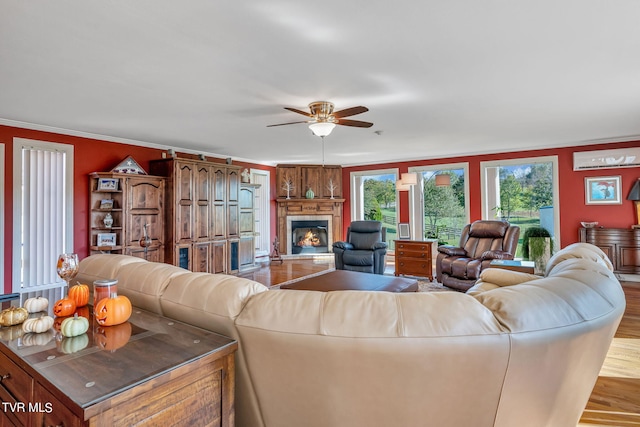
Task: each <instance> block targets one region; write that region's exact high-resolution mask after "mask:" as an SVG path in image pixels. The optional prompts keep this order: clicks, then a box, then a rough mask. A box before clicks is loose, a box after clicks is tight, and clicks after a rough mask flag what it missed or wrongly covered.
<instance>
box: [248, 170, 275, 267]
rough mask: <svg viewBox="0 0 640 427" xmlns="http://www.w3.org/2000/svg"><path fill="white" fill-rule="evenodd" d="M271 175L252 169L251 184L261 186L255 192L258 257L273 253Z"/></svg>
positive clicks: (267, 172)
mask: <svg viewBox="0 0 640 427" xmlns="http://www.w3.org/2000/svg"><path fill="white" fill-rule="evenodd" d="M270 180H271V178H270V173H269V171H265V170H262V169H251V182H252V183H254V184H260V188H257V189H256V192H255V205H254V208H255V209H254V213H255V232H256V257H260V256H268V255H269V252H270V251H271V242H270V236H271V229H270V225H269V224H271V219H270V215H269V212H270V211H269V194H271V190H270V186H269V182H270Z"/></svg>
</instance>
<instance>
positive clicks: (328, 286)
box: [280, 270, 418, 292]
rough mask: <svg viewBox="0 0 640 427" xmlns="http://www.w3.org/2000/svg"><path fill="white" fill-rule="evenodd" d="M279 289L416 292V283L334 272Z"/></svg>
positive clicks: (381, 276) (379, 275) (399, 279)
mask: <svg viewBox="0 0 640 427" xmlns="http://www.w3.org/2000/svg"><path fill="white" fill-rule="evenodd" d="M280 289H294V290H305V291H321V292H329V291H386V292H417V291H418V281H417V280H415V279H407V278H404V277H394V276H384V275H381V274H371V273H359V272H357V271H348V270H335V271H331V272H329V273H326V274H321V275H319V276H315V277H310V278H308V279H303V280H300V281H298V282H294V283H290V284H288V285H281V286H280Z"/></svg>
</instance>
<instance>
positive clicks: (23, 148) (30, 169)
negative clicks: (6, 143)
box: [13, 140, 73, 292]
mask: <svg viewBox="0 0 640 427" xmlns="http://www.w3.org/2000/svg"><path fill="white" fill-rule="evenodd" d="M17 142H19V144H16V147H15V148H14V150H15V154H14V177H16V176H17V177H18V178H19V180H18V181H17V182H16V183H15V185H16V187H15V189H17V190H18V191H15V189H14V198H15V200H14V207H15V208H17V209H16V210H15V216H16V217H17V218H16V219H14V224H17V225H18V227H17V228H18V229H17V230H15V228H14V242H13V244H14V252H13V253H14V263H13V265H14V268H13V277H14V280H13V283H14V286H13V289H14V292H20V291H21V290H24V289H25V288H34V287H37V288H45V287H50V286H54V285H60V283H62V282H63V281H62V280H61V279H60V278H59V277H58V275H57V273H56V260H57V258H58V255H59V254H61V253H63V252H73V210H72V206H73V179H72V177H73V162H72V161H73V146H71V145H65V144H54V143H43V142H39V141H28V140H18V141H17ZM16 155H19V159H18V158H16ZM16 166H17V169H18V170H19V171H17V173H16V171H15V169H16ZM16 245H17V246H18V247H16ZM16 256H19V258H20V259H19V260H16V259H15V257H16Z"/></svg>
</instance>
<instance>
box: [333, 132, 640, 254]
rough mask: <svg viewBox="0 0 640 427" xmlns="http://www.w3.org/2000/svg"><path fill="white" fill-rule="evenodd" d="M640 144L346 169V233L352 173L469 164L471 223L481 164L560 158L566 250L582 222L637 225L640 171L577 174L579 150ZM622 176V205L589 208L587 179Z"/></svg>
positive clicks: (403, 213)
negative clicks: (632, 197) (635, 192)
mask: <svg viewBox="0 0 640 427" xmlns="http://www.w3.org/2000/svg"><path fill="white" fill-rule="evenodd" d="M639 145H640V141H633V142H624V143H612V144H599V145H588V146H576V147H567V148H554V149H547V150H532V151H519V152H512V153H502V154H490V155H481V156H469V157H450V158H444V159H435V160H433V159H432V160H419V161H411V162H397V163H384V164H376V165H367V166H358V167H350V168H343V169H342V179H343V187H344V188H343V194H344V198H345V199H346V201H345V204H344V224H343V228H344V230H343V233H346V228H347V226H348V225H349V223H350V222H351V203H350V200H351V193H350V190H351V186H350V185H349V182H350V181H349V179H350V173H351V172H360V171H366V170H371V169H390V168H398V171H399V173H403V172H407V171H408V168H409V167H412V166H426V165H438V164H447V163H463V162H468V163H469V206H470V215H471V221H475V220H478V219H481V212H482V210H481V191H480V162H486V161H492V160H504V159H519V158H526V157H541V156H558V180H559V183H560V207H559V209H560V242H561V245H562V247H564V246H567V245H568V244H570V243H574V242H576V241H577V240H578V228H579V227H580V221H598V222H599V223H600V225H602V226H605V227H617V228H628V227H630V226H631V225H632V224H635V223H636V217H635V207H634V204H633V202H631V201H629V200H627V195H628V194H629V191H630V190H631V186H632V185H633V183H634V182H635V181H636V180H637V179H639V178H640V168H637V167H636V168H620V169H603V170H591V171H580V172H574V171H573V153H574V152H576V151H594V150H605V149H616V148H628V147H638V146H639ZM616 175H620V176H622V204H621V205H586V204H585V194H584V193H585V185H584V178H585V177H598V176H616ZM408 212H409V199H408V194H407V192H400V218H399V222H408V221H409V213H408Z"/></svg>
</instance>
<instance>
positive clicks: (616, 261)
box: [579, 227, 640, 274]
mask: <svg viewBox="0 0 640 427" xmlns="http://www.w3.org/2000/svg"><path fill="white" fill-rule="evenodd" d="M579 239H580V241H581V242H586V243H591V244H593V245H596V246H598V247H599V248H600V249H602V250H603V251H604V253H606V254H607V256H608V257H609V259H610V260H611V262H612V263H613V269H614V271H615V272H616V273H623V274H624V273H626V274H640V229H631V228H599V227H594V228H583V227H581V228H580V229H579Z"/></svg>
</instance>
